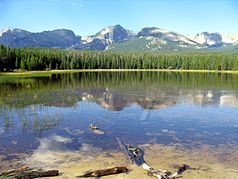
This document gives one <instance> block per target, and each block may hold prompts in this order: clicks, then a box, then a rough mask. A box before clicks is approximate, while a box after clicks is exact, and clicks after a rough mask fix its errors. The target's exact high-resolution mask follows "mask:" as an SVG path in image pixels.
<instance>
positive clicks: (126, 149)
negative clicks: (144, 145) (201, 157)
mask: <svg viewBox="0 0 238 179" xmlns="http://www.w3.org/2000/svg"><path fill="white" fill-rule="evenodd" d="M116 140H117V142H118V144H119V147H120V149H121V151H122V152H123V153H124V154H125V156H126V158H127V159H128V160H130V161H131V162H132V163H135V164H136V165H138V166H141V165H142V167H143V169H144V170H145V172H146V173H147V175H148V176H152V177H157V178H158V179H172V178H175V177H176V176H177V175H180V174H182V173H183V172H184V171H186V170H191V169H194V168H192V167H190V166H189V165H187V164H183V165H182V166H181V165H176V168H177V171H176V172H174V173H172V172H169V171H167V170H164V169H154V168H152V167H150V166H149V165H148V164H147V163H146V162H145V160H144V151H143V150H142V149H140V148H139V147H132V146H131V145H128V144H124V143H123V141H122V140H121V139H119V138H117V137H116Z"/></svg>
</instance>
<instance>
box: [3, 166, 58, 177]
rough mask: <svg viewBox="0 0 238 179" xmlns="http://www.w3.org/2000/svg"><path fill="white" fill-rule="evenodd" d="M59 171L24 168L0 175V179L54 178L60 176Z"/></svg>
mask: <svg viewBox="0 0 238 179" xmlns="http://www.w3.org/2000/svg"><path fill="white" fill-rule="evenodd" d="M58 175H59V171H58V170H48V171H36V170H32V169H30V168H28V167H23V168H19V169H13V170H8V171H5V172H2V173H1V174H0V179H3V178H4V179H5V178H6V179H7V178H9V179H10V178H11V179H12V178H15V179H32V178H41V177H53V176H58Z"/></svg>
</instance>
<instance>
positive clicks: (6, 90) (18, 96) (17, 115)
mask: <svg viewBox="0 0 238 179" xmlns="http://www.w3.org/2000/svg"><path fill="white" fill-rule="evenodd" d="M0 92H1V93H0V162H1V164H0V171H3V170H6V169H10V168H13V167H20V166H23V165H27V166H30V167H36V168H37V167H39V168H43V167H44V168H51V169H52V168H59V169H61V171H62V172H63V173H64V174H63V175H62V176H60V177H59V178H61V177H62V178H72V177H74V176H76V175H78V174H82V173H83V172H84V171H88V170H91V169H98V168H99V169H100V168H105V167H109V166H111V167H114V166H115V165H116V166H117V165H126V166H128V167H129V168H131V169H133V171H134V172H133V171H132V172H130V173H129V174H122V175H118V176H115V177H117V178H118V177H122V178H137V177H138V176H139V177H140V178H143V177H144V178H148V176H146V175H145V174H143V171H142V169H139V168H136V167H135V166H133V165H131V164H130V163H129V164H128V162H127V161H125V160H124V156H123V155H122V154H121V152H120V150H119V147H118V144H117V142H116V140H115V138H116V137H120V138H122V139H123V140H124V142H126V143H130V144H133V145H139V146H140V147H141V148H142V149H143V150H145V159H146V161H147V162H148V163H150V164H151V165H153V167H155V168H156V167H158V168H161V167H164V168H165V169H170V170H172V169H171V168H169V166H170V165H169V164H171V163H187V164H190V165H193V166H194V167H197V168H198V170H196V171H191V172H189V173H186V174H185V176H187V177H189V178H193V177H194V178H211V177H212V178H219V177H221V178H224V177H225V178H226V177H228V178H238V165H237V163H238V152H237V149H238V148H237V147H238V76H237V75H232V74H216V73H175V72H90V73H65V74H52V75H50V76H45V77H44V76H42V77H24V78H23V77H21V78H20V77H19V78H17V77H14V78H13V77H3V76H0ZM92 123H93V124H96V125H97V126H98V127H99V128H100V130H101V131H103V132H101V133H100V132H99V133H95V132H93V131H91V130H90V129H89V128H88V126H89V125H90V124H92Z"/></svg>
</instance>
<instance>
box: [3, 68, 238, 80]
mask: <svg viewBox="0 0 238 179" xmlns="http://www.w3.org/2000/svg"><path fill="white" fill-rule="evenodd" d="M130 71H139V72H140V71H141V72H143V71H154V72H192V73H230V74H238V71H232V70H229V71H228V70H227V71H226V70H181V69H80V70H50V71H22V72H0V78H1V77H6V76H17V77H29V76H30V77H32V76H33V77H34V76H36V77H41V76H42V77H44V76H51V75H52V74H58V73H79V72H130Z"/></svg>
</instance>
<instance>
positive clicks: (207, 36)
mask: <svg viewBox="0 0 238 179" xmlns="http://www.w3.org/2000/svg"><path fill="white" fill-rule="evenodd" d="M192 40H194V41H195V42H197V43H199V44H201V45H206V46H222V44H223V43H222V37H221V35H220V34H219V33H210V32H202V33H198V34H196V35H195V36H194V37H192Z"/></svg>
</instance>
